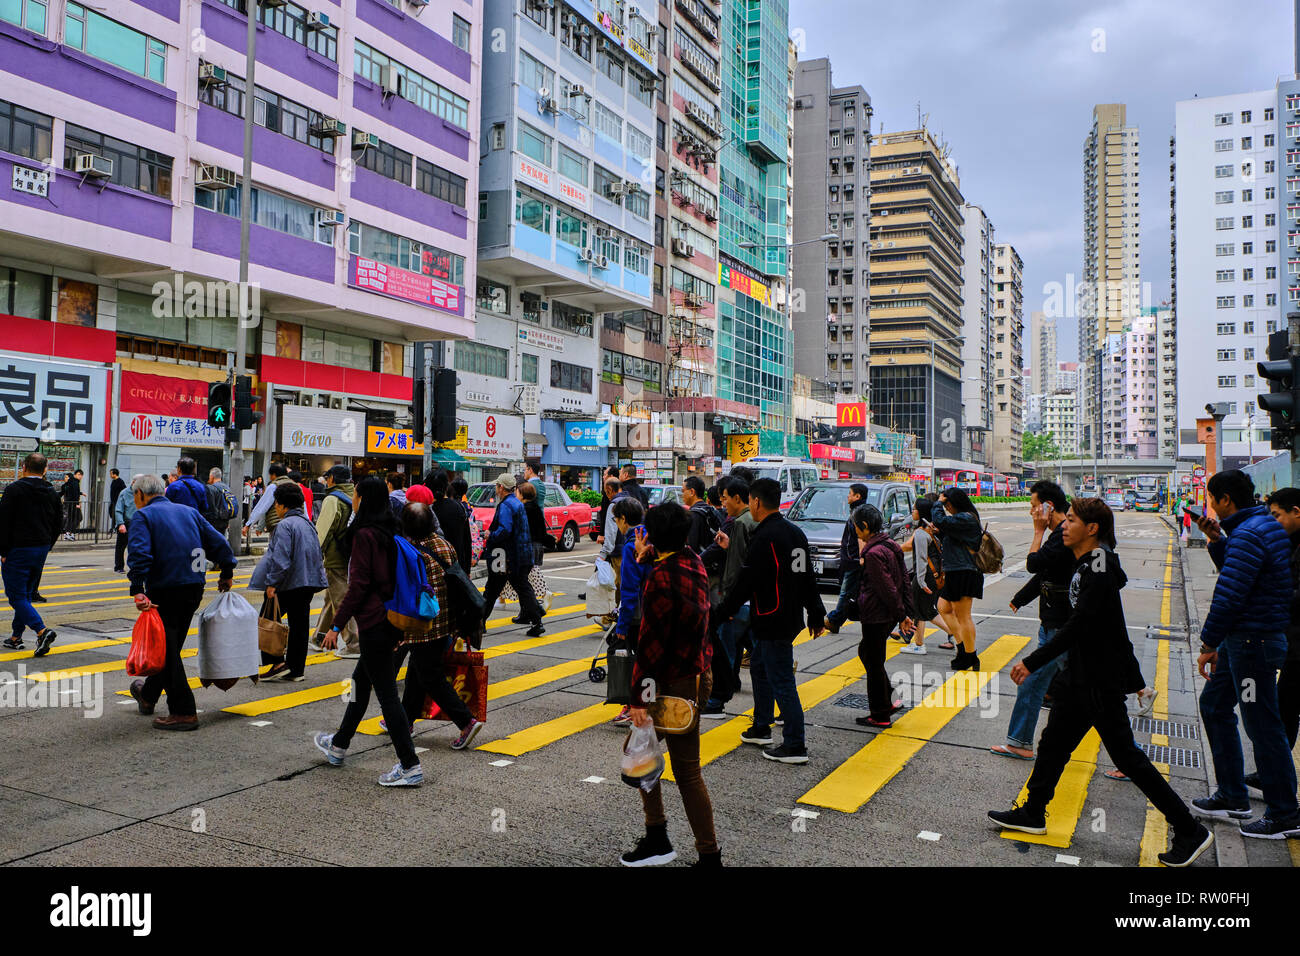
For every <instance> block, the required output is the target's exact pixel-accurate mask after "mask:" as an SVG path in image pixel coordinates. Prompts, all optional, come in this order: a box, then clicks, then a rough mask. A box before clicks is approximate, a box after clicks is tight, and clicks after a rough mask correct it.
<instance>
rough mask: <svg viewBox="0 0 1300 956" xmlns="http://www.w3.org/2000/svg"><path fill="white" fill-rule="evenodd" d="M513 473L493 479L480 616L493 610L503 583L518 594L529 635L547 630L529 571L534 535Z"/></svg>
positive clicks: (502, 474) (537, 634)
mask: <svg viewBox="0 0 1300 956" xmlns="http://www.w3.org/2000/svg"><path fill="white" fill-rule="evenodd" d="M514 491H515V476H514V475H512V474H510V472H508V471H503V472H502V473H501V474H500V475H499V476H498V477H497V482H496V497H497V502H498V504H497V510H496V514H495V515H493V517H492V525H491V528H490V529H489V531H488V539H487V547H486V548H485V549H484V552H483V553H484V555H485V556H486V557H487V559H488V579H487V585H486V586H485V587H484V589H483V608H484V609H483V620H484V623H486V622H487V616H488V615H489V614H491V613H492V608H493V607H494V606H495V605H496V603H497V597H498V596H499V595H500V594H501V591H502V590H503V589H504V588H505V586H506V583H507V582H509V584H510V585H511V586H512V587H513V588H514V589H515V593H516V594H517V595H519V616H520V617H522V618H523V619H524V620H525V621H527V622H528V623H530V624H531V625H532V627H530V628H529V629H528V630H527V631H526V633H527V635H528V636H529V637H541V635H543V634H544V633H546V628H545V627H543V626H542V615H544V614H545V613H546V612H545V611H544V610H542V606H541V605H540V604H539V603H538V602H537V595H536V594H535V593H534V592H533V586H532V585H531V584H529V583H528V572H529V570H530V569H531V568H532V566H533V539H532V534H531V533H530V531H529V529H528V516H527V515H526V514H525V513H524V503H523V502H522V501H520V500H519V498H518V497H517V496H516V495H515V493H514Z"/></svg>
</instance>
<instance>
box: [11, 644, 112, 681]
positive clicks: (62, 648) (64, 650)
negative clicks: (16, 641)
mask: <svg viewBox="0 0 1300 956" xmlns="http://www.w3.org/2000/svg"><path fill="white" fill-rule="evenodd" d="M130 643H131V639H130V638H129V637H122V638H116V639H114V638H105V639H104V640H102V641H85V642H83V643H81V644H55V645H54V646H53V647H51V648H50V651H49V653H50V654H75V653H76V652H77V651H93V650H96V649H97V648H100V647H112V646H113V645H114V644H130ZM35 653H36V650H35V648H33V649H32V650H30V651H9V652H7V653H4V654H0V661H20V660H29V659H32V658H33V655H34V654H35ZM47 656H48V655H47ZM29 676H30V675H29Z"/></svg>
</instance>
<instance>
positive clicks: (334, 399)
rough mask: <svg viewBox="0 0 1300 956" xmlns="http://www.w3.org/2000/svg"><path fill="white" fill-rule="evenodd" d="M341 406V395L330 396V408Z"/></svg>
mask: <svg viewBox="0 0 1300 956" xmlns="http://www.w3.org/2000/svg"><path fill="white" fill-rule="evenodd" d="M342 407H343V396H342V395H334V396H331V397H330V408H342Z"/></svg>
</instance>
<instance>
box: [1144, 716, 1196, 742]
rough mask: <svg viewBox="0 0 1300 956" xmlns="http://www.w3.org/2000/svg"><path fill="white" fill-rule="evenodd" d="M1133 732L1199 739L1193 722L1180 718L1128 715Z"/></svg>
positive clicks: (1183, 738)
mask: <svg viewBox="0 0 1300 956" xmlns="http://www.w3.org/2000/svg"><path fill="white" fill-rule="evenodd" d="M1129 723H1130V724H1132V725H1133V731H1134V733H1139V734H1164V735H1165V736H1166V737H1178V738H1180V739H1182V740H1200V739H1201V734H1200V731H1198V730H1197V729H1196V725H1195V724H1189V723H1187V722H1186V721H1182V720H1154V719H1152V718H1151V717H1130V718H1129Z"/></svg>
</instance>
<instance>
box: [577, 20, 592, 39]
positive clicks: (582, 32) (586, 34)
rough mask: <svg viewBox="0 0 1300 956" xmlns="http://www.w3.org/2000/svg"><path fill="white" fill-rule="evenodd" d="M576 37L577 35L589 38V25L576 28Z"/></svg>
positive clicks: (585, 24)
mask: <svg viewBox="0 0 1300 956" xmlns="http://www.w3.org/2000/svg"><path fill="white" fill-rule="evenodd" d="M578 35H579V36H584V37H589V36H591V24H589V23H584V24H583V25H582V26H581V27H579V28H578Z"/></svg>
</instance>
